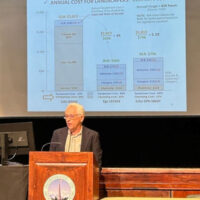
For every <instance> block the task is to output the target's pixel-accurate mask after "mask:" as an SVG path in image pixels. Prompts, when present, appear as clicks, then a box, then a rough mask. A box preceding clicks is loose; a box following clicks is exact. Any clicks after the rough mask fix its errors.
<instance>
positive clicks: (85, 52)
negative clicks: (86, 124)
mask: <svg viewBox="0 0 200 200" xmlns="http://www.w3.org/2000/svg"><path fill="white" fill-rule="evenodd" d="M199 9H200V1H199V0H192V1H189V0H187V1H185V0H37V1H33V0H27V1H25V0H0V117H25V116H61V115H63V111H64V109H65V107H66V106H67V104H68V103H70V102H78V103H80V104H82V105H84V107H85V110H86V115H87V116H160V115H161V116H162V115H163V116H166V115H169V116H180V115H181V116H189V115H199V114H200V104H199V102H200V94H199V85H200V79H199V74H200V68H199V58H200V47H199V46H200V45H199V43H200V34H199V30H200V26H199V24H200V12H199Z"/></svg>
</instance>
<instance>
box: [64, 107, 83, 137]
mask: <svg viewBox="0 0 200 200" xmlns="http://www.w3.org/2000/svg"><path fill="white" fill-rule="evenodd" d="M83 119H84V116H83V115H80V114H79V113H78V112H77V108H76V107H69V108H67V109H66V110H65V120H66V123H67V127H68V128H69V130H70V131H71V133H74V132H75V133H76V132H79V131H80V128H81V126H82V122H83Z"/></svg>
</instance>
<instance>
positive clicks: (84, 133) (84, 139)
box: [81, 126, 88, 151]
mask: <svg viewBox="0 0 200 200" xmlns="http://www.w3.org/2000/svg"><path fill="white" fill-rule="evenodd" d="M87 143H88V137H87V130H86V129H85V127H84V126H83V130H82V140H81V151H86V147H87Z"/></svg>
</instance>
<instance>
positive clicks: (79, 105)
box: [66, 103, 85, 116]
mask: <svg viewBox="0 0 200 200" xmlns="http://www.w3.org/2000/svg"><path fill="white" fill-rule="evenodd" d="M69 107H75V108H76V109H77V112H78V114H80V115H83V116H85V110H84V107H83V106H82V105H81V104H79V103H69V104H68V105H67V108H69ZM67 108H66V109H67Z"/></svg>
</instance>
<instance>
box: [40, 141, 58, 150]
mask: <svg viewBox="0 0 200 200" xmlns="http://www.w3.org/2000/svg"><path fill="white" fill-rule="evenodd" d="M51 144H61V142H48V143H45V144H43V145H42V148H41V150H40V151H43V149H44V147H46V146H47V145H51Z"/></svg>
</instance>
